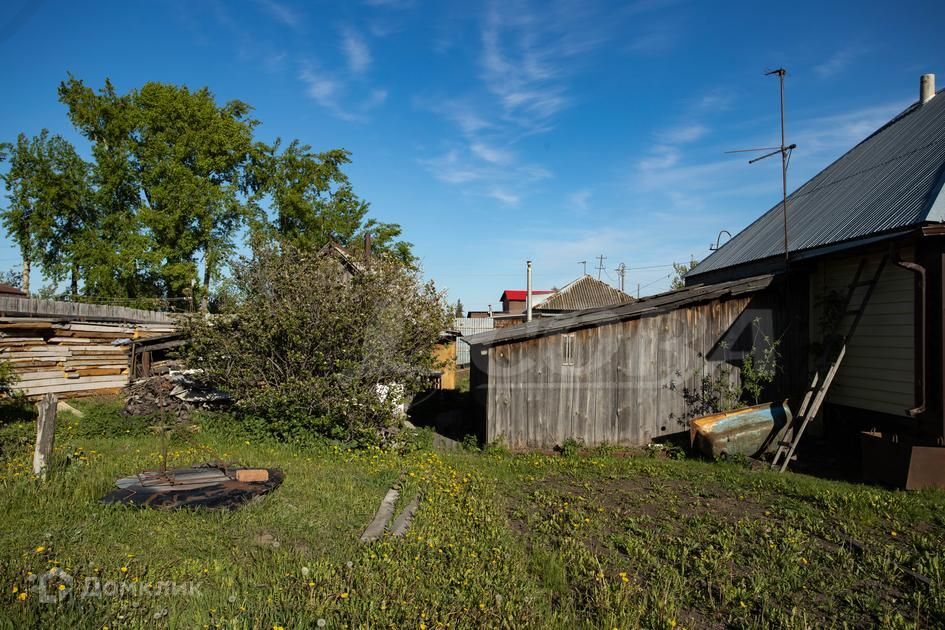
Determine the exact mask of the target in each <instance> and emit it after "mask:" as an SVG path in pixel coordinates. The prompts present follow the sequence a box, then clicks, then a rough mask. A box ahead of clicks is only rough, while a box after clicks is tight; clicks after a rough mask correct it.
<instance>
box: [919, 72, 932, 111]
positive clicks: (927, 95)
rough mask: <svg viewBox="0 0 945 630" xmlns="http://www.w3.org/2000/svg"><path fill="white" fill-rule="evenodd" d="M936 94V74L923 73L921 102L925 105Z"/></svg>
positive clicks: (920, 92)
mask: <svg viewBox="0 0 945 630" xmlns="http://www.w3.org/2000/svg"><path fill="white" fill-rule="evenodd" d="M933 96H935V75H934V74H923V75H922V77H921V78H920V79H919V104H920V105H925V104H926V103H928V102H929V101H931V100H932V97H933Z"/></svg>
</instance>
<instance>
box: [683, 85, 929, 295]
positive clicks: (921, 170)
mask: <svg viewBox="0 0 945 630" xmlns="http://www.w3.org/2000/svg"><path fill="white" fill-rule="evenodd" d="M942 92H945V90H941V91H939V92H938V94H937V95H936V96H935V97H934V98H932V100H930V101H928V102H927V103H925V104H924V105H920V104H919V103H915V104H913V105H911V106H910V107H908V108H907V109H906V110H905V111H904V112H902V113H901V114H899V115H898V116H896V117H895V118H893V119H892V120H891V121H890V122H888V123H886V124H885V125H884V126H883V127H881V128H879V129H878V130H877V131H875V132H873V134H872V135H870V136H869V137H868V138H866V140H864V141H863V142H861V143H859V144H858V145H856V146H855V147H853V148H852V149H851V150H850V151H848V152H847V153H846V154H844V155H843V156H842V157H840V158H839V159H838V160H837V161H835V162H834V163H833V164H831V165H830V166H828V167H827V168H825V169H824V170H822V171H821V172H820V173H818V174H817V175H816V176H815V177H813V178H812V179H810V180H809V181H808V182H807V183H805V184H804V185H803V186H801V187H800V188H798V189H797V190H796V191H794V192H793V193H791V195H790V196H789V197H788V247H789V250H790V251H791V252H801V251H804V250H809V249H815V248H818V247H822V246H825V245H833V244H836V243H842V242H844V241H851V240H856V239H860V238H864V237H870V236H874V235H877V234H882V233H887V232H894V231H896V230H898V229H901V228H904V227H908V226H914V225H918V224H921V223H924V222H925V221H942V220H945V203H942V202H940V203H938V204H936V203H935V201H936V199H937V198H938V196H939V192H940V191H941V188H942V183H943V176H945V94H943V93H942ZM802 148H803V147H802ZM783 254H784V219H783V214H782V208H781V204H780V203H779V204H777V205H776V206H775V207H773V208H771V209H770V210H768V212H766V213H765V214H764V215H762V216H761V218H759V219H758V220H756V221H755V222H754V223H752V224H751V225H749V226H748V227H746V228H745V229H744V230H742V231H741V232H739V233H738V234H736V235H735V237H733V238H732V239H731V240H729V241H728V242H727V243H726V244H725V245H723V246H722V247H721V248H719V249H718V250H716V251H715V252H713V253H712V254H710V255H709V256H708V257H707V258H706V259H705V260H703V261H702V262H701V263H699V265H698V266H697V267H696V268H695V269H694V270H692V271H691V272H689V274H687V278H690V279H692V278H695V279H698V277H699V276H700V275H702V274H704V273H706V272H710V271H716V270H719V269H725V268H728V267H733V266H736V265H740V264H743V263H748V262H752V261H757V260H762V259H765V258H769V257H772V256H782V255H783Z"/></svg>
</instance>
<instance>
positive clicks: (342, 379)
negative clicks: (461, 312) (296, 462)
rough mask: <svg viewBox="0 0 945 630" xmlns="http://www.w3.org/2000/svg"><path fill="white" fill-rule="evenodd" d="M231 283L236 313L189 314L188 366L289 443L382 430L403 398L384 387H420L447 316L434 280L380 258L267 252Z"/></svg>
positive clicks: (366, 435) (362, 436) (247, 415)
mask: <svg viewBox="0 0 945 630" xmlns="http://www.w3.org/2000/svg"><path fill="white" fill-rule="evenodd" d="M233 285H234V287H235V289H236V294H237V299H236V301H235V306H234V307H233V309H232V310H231V312H229V313H225V314H221V315H217V316H211V317H209V318H202V317H200V318H194V319H193V320H191V322H190V325H189V327H190V334H191V339H192V342H191V344H190V350H189V364H190V366H191V367H194V368H199V369H202V370H204V371H205V373H206V375H207V377H208V378H209V380H210V381H211V382H212V383H213V384H214V385H216V386H218V387H221V388H223V389H225V390H226V391H228V392H229V393H230V394H232V395H233V396H234V397H235V398H236V399H237V401H238V402H237V409H238V410H239V411H240V412H241V413H242V414H243V416H244V417H245V418H247V419H250V418H252V419H253V420H254V421H255V422H257V423H258V422H260V421H261V422H262V423H264V425H265V426H266V427H267V429H268V430H269V432H270V433H272V434H274V435H276V436H278V437H280V438H282V439H286V440H290V441H306V440H308V439H310V438H311V437H314V436H324V437H330V438H336V439H343V440H365V439H368V440H369V439H370V435H372V434H376V431H377V429H379V428H381V427H384V426H388V425H389V424H390V423H391V422H392V420H393V419H394V412H395V409H396V406H397V404H398V403H399V402H401V401H400V400H397V399H396V398H395V397H394V396H390V395H384V394H383V393H384V392H390V391H397V392H403V395H405V396H409V395H411V394H413V393H415V392H416V391H418V390H419V389H420V388H421V387H423V386H424V385H425V384H426V382H427V379H428V378H429V375H430V371H431V370H432V369H433V368H434V367H435V366H434V359H433V353H432V349H433V346H434V344H435V343H436V342H437V340H438V338H439V335H440V333H441V332H442V331H443V330H444V329H445V328H446V327H447V326H448V324H449V321H450V320H449V313H448V310H447V306H446V303H445V301H444V300H443V296H442V295H441V294H439V293H438V292H437V291H436V289H435V288H434V286H433V284H432V283H431V282H423V281H422V280H421V278H420V275H419V272H418V271H417V270H415V269H412V268H408V267H405V266H404V265H403V264H402V263H400V262H398V261H395V260H392V259H389V258H386V257H377V258H375V259H374V260H372V262H371V264H370V265H369V266H367V265H364V264H361V263H356V264H354V265H350V264H343V263H342V262H341V261H340V260H339V259H337V258H335V257H330V256H326V255H314V254H310V253H303V252H299V251H296V250H292V249H281V250H276V249H272V248H267V249H263V250H260V251H256V252H255V254H254V256H253V258H252V259H251V260H244V261H242V262H241V263H240V264H238V265H237V267H236V269H235V272H234V277H233ZM395 385H396V387H393V386H395Z"/></svg>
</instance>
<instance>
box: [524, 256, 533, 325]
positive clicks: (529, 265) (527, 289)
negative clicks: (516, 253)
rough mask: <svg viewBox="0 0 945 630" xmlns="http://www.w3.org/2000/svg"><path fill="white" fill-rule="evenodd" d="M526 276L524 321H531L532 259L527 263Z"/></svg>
mask: <svg viewBox="0 0 945 630" xmlns="http://www.w3.org/2000/svg"><path fill="white" fill-rule="evenodd" d="M526 266H527V272H526V273H527V278H526V287H525V311H526V315H525V321H526V322H530V321H532V261H530V260H529V261H528V263H527V265H526Z"/></svg>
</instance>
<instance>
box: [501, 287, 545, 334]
mask: <svg viewBox="0 0 945 630" xmlns="http://www.w3.org/2000/svg"><path fill="white" fill-rule="evenodd" d="M527 293H528V291H527V290H525V289H506V290H505V291H503V292H502V295H501V296H500V297H499V301H500V302H501V303H502V310H501V311H496V312H494V313H493V314H492V318H493V319H494V320H495V327H496V328H507V327H508V326H515V325H517V324H521V323H522V322H524V321H525V319H526V317H527V314H526V310H527V307H528V305H527V301H528V295H527ZM553 293H554V291H553V290H547V289H533V290H532V309H534V308H535V307H536V306H537V305H539V304H541V302H542V301H543V300H545V299H546V298H548V297H550V296H551V295H552V294H553Z"/></svg>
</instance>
